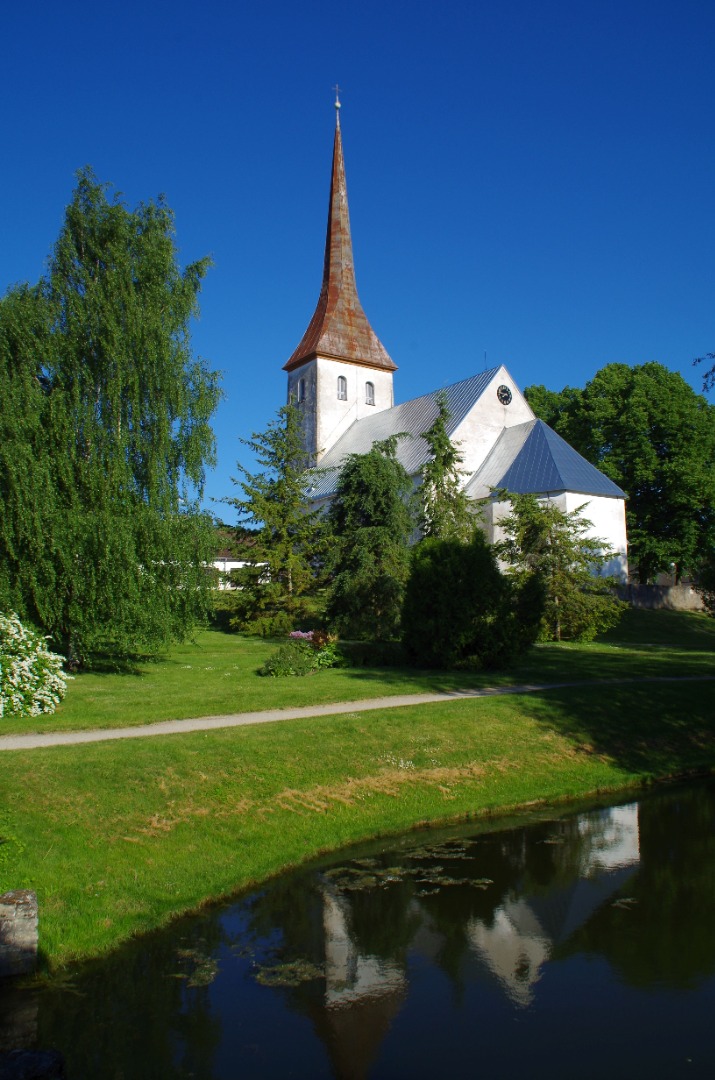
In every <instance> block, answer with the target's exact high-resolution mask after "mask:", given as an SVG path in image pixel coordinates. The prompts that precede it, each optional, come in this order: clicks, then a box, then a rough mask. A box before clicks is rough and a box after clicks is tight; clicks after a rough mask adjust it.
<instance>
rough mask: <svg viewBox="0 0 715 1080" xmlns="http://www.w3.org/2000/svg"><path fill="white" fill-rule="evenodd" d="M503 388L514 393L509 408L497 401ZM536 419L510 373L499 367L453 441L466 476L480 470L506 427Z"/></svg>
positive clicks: (456, 431) (458, 428) (456, 432)
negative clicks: (459, 454) (499, 389)
mask: <svg viewBox="0 0 715 1080" xmlns="http://www.w3.org/2000/svg"><path fill="white" fill-rule="evenodd" d="M502 385H504V386H507V387H508V388H509V390H510V391H511V395H512V398H511V402H510V403H509V404H508V405H502V404H500V402H499V399H498V398H497V389H498V388H499V387H500V386H502ZM533 419H534V413H533V412H532V410H531V408H530V407H529V403H528V402H527V400H526V398H525V397H524V395H523V394H522V393H521V391H520V390H519V389H518V387H517V386H516V384H515V383H514V381H513V379H512V378H511V376H510V375H509V373H508V371H507V370H506V368H504V367H501V368H499V370H498V371H497V373H496V375H495V376H494V378H493V379H492V381H491V382H490V384H489V386H488V387H487V388H486V390H485V391H484V393H483V394H482V395H481V396H480V398H479V400H478V401H477V402H476V404H475V405H474V408H473V409H471V411H470V412H469V414H468V415H467V416H465V418H464V420H463V421H462V423H461V424H460V425H459V426H458V427H457V428H456V429H455V431H454V432H453V434H452V442H453V443H454V444H455V445H456V446H458V448H459V451H460V453H461V455H462V458H463V464H462V468H463V469H464V471H465V473H468V474H470V475H471V474H473V473H475V472H476V471H477V469H478V468H479V467H480V465H481V464H482V462H483V461H484V459H485V458H486V456H487V454H488V453H489V451H490V450H491V449H492V447H493V446H494V443H495V442H496V441H497V439H498V438H499V436H500V435H501V433H502V431H503V429H504V428H505V427H514V426H515V425H516V424H526V423H528V422H529V421H530V420H533Z"/></svg>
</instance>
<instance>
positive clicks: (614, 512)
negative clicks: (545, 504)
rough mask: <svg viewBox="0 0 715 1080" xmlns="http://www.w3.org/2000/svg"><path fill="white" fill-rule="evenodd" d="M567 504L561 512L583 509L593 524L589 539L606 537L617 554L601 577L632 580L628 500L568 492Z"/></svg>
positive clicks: (603, 569) (623, 580) (566, 495)
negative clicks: (627, 521)
mask: <svg viewBox="0 0 715 1080" xmlns="http://www.w3.org/2000/svg"><path fill="white" fill-rule="evenodd" d="M562 498H563V500H564V505H563V506H560V507H559V508H560V509H564V510H566V511H567V512H571V511H572V510H576V509H578V507H579V506H583V505H584V503H585V504H586V505H585V506H584V509H583V511H582V514H583V517H587V518H588V519H589V521H592V522H593V527H592V528H591V529H589V530H588V533H589V536H602V537H603V538H604V540H607V541H608V545H609V547H610V549H611V550H612V551H614V552H616V556H615V558H613V559H611V561H610V562H607V563H606V564H605V566H603V568H602V569H601V574H602V575H603V576H607V577H617V578H618V580H619V581H621V582H626V581H627V580H628V542H627V539H626V503H625V500H624V499H608V498H605V497H604V496H602V495H600V496H599V495H579V494H578V493H576V492H573V491H567V492H565V493H564V495H563V496H562Z"/></svg>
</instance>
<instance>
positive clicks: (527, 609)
mask: <svg viewBox="0 0 715 1080" xmlns="http://www.w3.org/2000/svg"><path fill="white" fill-rule="evenodd" d="M542 611H543V594H542V590H541V587H540V582H539V581H538V579H535V578H533V577H531V576H529V577H527V578H526V579H524V580H523V581H516V580H510V579H509V578H507V577H505V576H504V575H503V574H501V573H500V572H499V568H498V566H497V563H496V559H495V557H494V552H493V550H492V549H491V547H490V546H489V545H488V544H487V542H486V540H485V539H484V537H483V536H482V534H481V532H479V531H476V532H475V533H474V534H473V536H472V539H471V541H470V543H469V544H463V543H461V542H460V541H458V540H438V539H435V538H428V539H426V540H423V541H422V542H421V543H420V544H418V545H417V546H416V547H415V548H414V550H413V552H412V565H411V570H410V577H409V580H408V583H407V589H406V593H405V601H404V606H403V611H402V626H403V630H402V636H403V644H404V646H405V650H406V652H407V655H408V656H409V658H410V659H411V661H412V662H413V663H414V664H417V665H420V666H423V667H441V668H453V667H458V666H466V667H470V668H472V669H479V668H493V667H498V666H499V665H501V664H504V663H506V662H507V661H508V660H511V659H513V658H514V657H516V656H518V655H519V654H520V653H521V652H523V651H524V649H526V648H528V647H529V646H530V645H532V644H533V643H534V641H535V640H536V636H537V633H538V629H539V622H540V619H541V615H542Z"/></svg>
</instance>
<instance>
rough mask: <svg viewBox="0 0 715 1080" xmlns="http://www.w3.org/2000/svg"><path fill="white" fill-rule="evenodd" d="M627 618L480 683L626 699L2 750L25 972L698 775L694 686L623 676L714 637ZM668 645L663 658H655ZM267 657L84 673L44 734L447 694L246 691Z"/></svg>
mask: <svg viewBox="0 0 715 1080" xmlns="http://www.w3.org/2000/svg"><path fill="white" fill-rule="evenodd" d="M633 614H634V615H638V616H639V617H640V615H641V614H643V613H633ZM645 614H647V615H649V616H651V617H650V618H649V619H647V620H646V621H645V624H643V623H641V622H640V618H639V619H634V620H633V621H632V622H631V623H630V624H629V623H628V622H626V623H625V624H622V628H621V633H622V639H621V643H620V644H619V643H617V642H615V641H613V642H602V643H598V644H594V645H589V646H543V647H540V648H538V649H535V650H534V651H533V653H532V654H530V655H529V657H528V658H527V660H526V662H525V663H523V664H522V665H521V666H520V667H519V668H515V669H514V670H513V671H511V672H505V673H501V674H500V675H499V676H498V678H497V677H495V676H493V675H492V676H491V677H490V678H489V679H487V680H486V681H488V682H490V683H492V684H495V683H497V682H511V681H522V679H524V678H528V679H529V680H530V681H561V680H563V681H566V680H569V679H579V678H581V679H593V678H606V679H618V678H628V677H635V678H636V681H634V682H627V683H626V682H623V683H616V682H612V683H609V684H605V685H604V686H602V687H600V688H598V689H594V687H593V686H585V687H564V688H561V689H558V690H551V691H548V692H544V693H536V694H524V695H514V696H509V697H500V698H485V699H478V700H461V701H456V702H452V703H445V704H439V705H430V706H420V707H410V708H398V709H386V710H377V711H375V712H370V713H350V714H347V715H342V716H328V717H319V718H313V719H308V720H296V721H285V722H283V723H280V724H271V725H259V726H256V727H247V728H235V729H227V730H222V731H213V732H210V733H208V734H198V733H196V734H185V735H175V736H165V737H162V738H156V739H152V738H148V739H141V740H129V741H116V742H106V743H100V744H91V745H87V746H77V747H57V748H54V749H47V750H36V751H30V752H5V753H3V754H2V756H1V757H0V767H1V768H2V773H3V794H4V800H3V805H4V807H5V808H7V810H8V813H7V815H6V816H5V817H3V815H2V813H0V834H2V837H3V838H4V839H5V841H6V842H5V843H3V844H0V891H2V889H3V888H32V889H35V890H36V891H37V893H38V897H39V902H40V927H41V938H40V941H41V948H42V953H43V958H44V960H43V962H44V964H45V965H46V966H48V967H49V968H55V967H57V966H60V965H62V964H64V963H66V962H68V961H71V960H73V959H77V958H82V957H86V956H89V955H93V954H100V953H102V952H105V951H107V950H110V949H112V948H113V947H115V946H116V945H117V944H118V943H119V942H120V941H122V940H124V939H126V938H127V937H128V936H130V935H132V934H136V933H140V932H143V931H147V930H150V929H152V928H154V927H157V926H160V925H161V924H163V923H164V922H166V921H167V920H168V919H170V918H172V917H173V916H175V915H177V914H179V913H180V912H183V911H186V910H190V909H192V908H195V907H197V906H199V905H201V904H202V903H203V902H205V901H206V900H207V899H210V898H215V897H219V896H225V895H229V894H231V893H232V892H233V891H235V890H237V889H240V888H243V887H245V886H248V885H251V884H254V883H256V882H259V881H261V880H263V879H265V878H266V877H267V876H269V875H271V874H274V873H276V872H278V871H280V870H281V869H283V868H285V867H287V866H291V865H296V864H298V863H300V862H301V861H304V860H305V859H307V858H310V857H313V856H315V855H317V854H319V853H321V852H325V851H331V850H335V849H338V848H340V847H341V846H344V845H347V844H350V843H353V842H355V841H359V840H363V839H367V838H369V837H374V836H381V835H387V834H393V833H398V832H400V831H403V830H405V829H408V828H411V827H414V826H415V825H416V824H420V823H427V822H438V821H446V820H458V819H465V818H470V817H476V816H479V815H483V814H491V813H498V812H503V811H505V810H510V809H512V808H514V807H518V806H523V805H526V804H530V803H534V802H536V801H540V800H547V801H559V800H563V799H568V798H579V797H583V796H585V795H587V794H589V793H592V792H596V791H606V790H616V789H620V788H623V787H626V786H630V785H633V784H637V783H641V782H644V781H648V780H650V779H654V778H658V777H663V776H671V775H675V774H682V773H686V772H688V771H692V770H702V769H710V768H711V767H712V766H713V764H714V763H715V709H714V708H713V700H714V698H715V687H714V685H713V683H709V682H705V681H693V682H684V683H674V682H663V683H658V684H652V683H648V682H646V681H645V680H644V679H643V678H638V676H643V675H651V676H655V677H657V676H659V675H660V676H663V675H666V676H674V675H675V676H677V675H680V674H695V675H697V674H701V675H703V674H705V675H707V674H712V673H713V669H714V667H715V665H713V649H714V644H715V636H714V635H713V632H712V629H711V624H710V623H708V622H707V620H701V619H699V618H698V617H697V616H687V617H686V621H684V622H680V621H678V620H676V621H673V620H672V619H664V620H659V619H656V617H658V616H660V615H661V614H664V615H668V616H670V615H671V614H673V613H669V612H668V613H660V612H658V613H645ZM713 623H715V620H713ZM666 624H667V626H666ZM644 625H645V629H646V630H647V631H648V633H647V638H646V640H647V644H646V645H644V646H639V645H638V644H637V640H636V638H637V636H638V635H639V634H640V635H643V634H644V632H645V631H644ZM676 627H677V628H678V630H679V632H678V635H677V639H676V640H675V641H669V640H666V639H667V638H669V637H671V636H672V635H671V633H670V631H671V629H675V628H676ZM657 635H662V640H661V641H660V642H659V641H658V640H657ZM270 648H271V646H270V645H269V644H266V643H263V642H258V641H252V640H243V639H237V638H231V637H224V636H223V635H220V634H207V635H205V636H202V638H201V639H200V641H199V643H198V644H197V646H195V647H191V646H187V647H185V648H183V649H179V650H176V651H175V653H173V654H172V657H171V658H170V659H169V660H168V661H167V662H165V663H160V664H154V665H150V666H148V667H147V669H146V673H145V674H141V675H118V674H114V675H101V676H100V675H91V676H89V675H88V676H82V677H81V678H80V679H78V680H77V682H76V683H74V684H73V687H72V693H71V695H70V697H69V698H68V700H67V703H66V705H65V706H63V713H62V714H60V717H58V723H59V722H60V719H61V718H62V717H63V719H62V722H63V723H64V725H65V726H70V727H71V726H88V725H90V724H92V725H96V724H105V723H107V722H108V720H107V718H108V717H109V718H111V722H121V723H126V722H127V716H128V715H131V716H132V717H134V722H141V721H143V720H146V719H150V718H151V719H159V718H163V717H165V716H172V715H200V714H201V713H202V712H204V713H205V712H209V713H213V712H226V711H235V710H236V709H237V708H238V709H241V710H242V709H254V708H257V707H261V705H260V704H258V702H261V703H262V706H263V707H266V708H267V707H271V706H273V705H276V704H280V703H284V704H309V703H311V702H316V701H324V700H340V699H341V698H342V699H343V700H345V699H348V700H349V699H351V698H358V697H365V696H367V695H368V694H370V695H372V694H375V693H385V692H387V693H390V692H402V691H403V690H415V689H423V688H426V687H429V686H435V685H443V686H447V685H456V683H458V682H459V680H456V681H454V682H452V683H450V679H451V676H450V677H446V676H443V675H439V674H425V673H409V672H404V671H397V672H390V671H387V670H378V671H369V670H368V671H362V672H361V671H358V672H349V671H345V672H323V673H320V674H319V675H317V676H314V677H311V678H306V679H285V680H270V679H258V678H257V677H256V676H254V675H253V674H252V673H253V671H254V670H255V668H256V667H257V666H258V664H259V663H260V661H261V659H262V657H263V656H264V655H265V654H266V652H267V651H269V650H270ZM185 665H190V666H185ZM221 665H224V667H221ZM225 665H229V666H231V669H232V670H235V671H236V672H237V674H236V675H235V676H234V677H233V681H232V678H231V677H229V676H223V675H222V674H221V672H222V671H224V670H226V667H225ZM233 665H235V668H234V667H233ZM212 668H213V671H212V670H210V669H212ZM182 673H185V674H182ZM224 681H225V683H230V684H231V685H230V686H229V688H228V689H226V688H224V686H223V682H224ZM468 681H470V682H474V679H471V680H468ZM217 684H218V685H217ZM386 688H387V689H386ZM203 695H206V696H207V698H208V700H207V701H206V702H205V704H203V705H202V702H204V697H203ZM229 700H230V701H231V702H233V704H232V705H230V706H229V705H228V704H227V702H228V701H229ZM73 702H74V703H73ZM72 710H74V712H73V711H72ZM179 710H180V711H179ZM33 726H34V725H33Z"/></svg>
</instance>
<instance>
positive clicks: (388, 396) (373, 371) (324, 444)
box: [299, 356, 395, 461]
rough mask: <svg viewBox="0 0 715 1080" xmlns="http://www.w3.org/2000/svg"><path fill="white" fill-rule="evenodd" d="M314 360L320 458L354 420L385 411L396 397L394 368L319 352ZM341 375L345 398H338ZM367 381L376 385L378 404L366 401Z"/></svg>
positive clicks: (316, 428) (316, 447)
mask: <svg viewBox="0 0 715 1080" xmlns="http://www.w3.org/2000/svg"><path fill="white" fill-rule="evenodd" d="M314 363H315V364H316V370H317V386H316V398H315V399H314V401H317V402H318V403H319V408H318V410H317V419H316V410H315V404H313V413H312V416H313V423H314V424H315V432H316V435H315V450H316V452H317V456H316V460H317V461H320V459H321V457H322V456H323V454H324V453H325V452H326V451H327V450H329V449H330V447H331V446H333V444H334V443H336V442H337V441H338V439H339V438H340V436H341V435H343V434H344V433H345V432H346V431H347V429H348V428H349V427H350V425H351V424H353V423H354V422H355V421H356V420H362V418H363V417H365V416H372V415H373V414H374V413H376V412H381V411H382V410H383V409H391V408H392V406H393V405H394V403H395V401H394V394H393V386H392V372H391V371H380V370H379V369H378V368H371V367H365V366H363V365H362V364H350V363H343V362H341V361H340V360H328V359H327V358H325V357H322V356H319V357H318V359H317V360H316V361H314ZM299 370H300V369H299ZM341 377H342V378H344V379H345V381H346V384H347V385H346V393H347V397H346V400H345V401H341V400H340V399H339V398H338V379H339V378H341ZM367 383H372V385H373V387H374V404H368V403H367V401H366V391H365V387H366V384H367Z"/></svg>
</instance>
